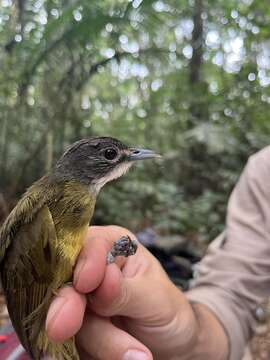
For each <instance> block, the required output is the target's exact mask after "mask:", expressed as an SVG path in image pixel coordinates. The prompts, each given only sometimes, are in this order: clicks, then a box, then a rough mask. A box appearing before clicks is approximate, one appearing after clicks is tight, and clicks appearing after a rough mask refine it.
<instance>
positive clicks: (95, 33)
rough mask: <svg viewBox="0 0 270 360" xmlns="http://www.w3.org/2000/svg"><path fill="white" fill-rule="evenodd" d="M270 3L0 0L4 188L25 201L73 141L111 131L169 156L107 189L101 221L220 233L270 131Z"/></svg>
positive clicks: (191, 233)
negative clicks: (233, 195)
mask: <svg viewBox="0 0 270 360" xmlns="http://www.w3.org/2000/svg"><path fill="white" fill-rule="evenodd" d="M198 14H199V16H197V17H196V15H198ZM269 16H270V12H269V9H268V7H267V4H264V3H263V2H261V1H255V0H254V1H252V0H250V1H247V0H241V1H235V0H231V1H221V0H219V1H212V0H208V1H206V0H204V1H203V0H181V1H175V0H167V1H160V0H158V1H154V0H143V1H140V0H133V1H127V0H110V1H109V0H104V1H94V0H93V1H88V0H80V1H78V0H68V1H63V0H48V1H44V0H23V1H18V2H17V1H12V0H2V6H1V8H0V46H1V52H0V63H1V70H2V71H1V73H0V94H1V96H0V128H1V134H0V173H1V179H0V187H1V192H3V193H4V195H5V197H6V199H7V200H8V201H11V202H12V203H13V202H14V200H15V198H16V197H17V196H18V195H19V194H20V193H21V192H22V191H24V189H25V187H26V186H28V185H29V184H30V183H31V182H33V181H34V180H35V179H37V178H38V177H40V176H41V175H42V174H43V173H44V172H45V170H46V169H48V168H50V166H52V159H56V158H57V157H58V156H59V155H60V154H61V152H62V151H63V150H64V148H65V147H66V145H67V144H69V143H71V142H73V141H75V140H77V139H79V138H81V137H84V136H89V135H91V134H100V135H103V134H107V135H111V136H115V137H119V138H120V139H122V140H124V141H126V142H127V143H130V144H134V145H142V146H144V147H149V148H153V149H155V150H157V151H159V152H160V153H161V154H162V155H163V160H162V161H158V162H157V163H155V164H153V163H146V164H140V166H138V168H137V169H135V168H134V170H132V171H131V172H130V173H129V175H128V176H127V177H125V178H124V179H121V180H120V181H119V182H118V183H115V184H113V185H111V186H109V187H108V188H107V189H105V190H104V191H103V193H102V194H101V196H100V199H99V201H98V207H97V211H96V216H95V221H96V222H97V223H119V224H123V225H125V226H127V227H130V228H131V229H133V230H136V229H140V228H142V227H143V226H149V225H150V226H153V227H155V229H156V230H157V231H159V232H160V233H182V234H185V235H186V236H188V237H190V238H192V239H199V240H202V241H209V240H210V239H212V238H213V237H214V236H215V235H217V234H218V232H219V231H220V230H221V229H222V228H223V225H224V221H225V211H226V203H227V199H228V195H229V193H230V191H231V189H232V187H233V185H234V184H235V182H236V180H237V178H238V176H239V174H240V172H241V170H242V168H243V166H244V164H245V162H246V160H247V158H248V156H249V155H250V154H251V153H253V152H255V151H256V150H258V149H260V148H262V147H263V146H265V145H267V144H268V143H269V140H268V137H269V132H270V122H269V119H268V112H269V111H268V109H269V103H270V93H269V84H270V74H269V71H270V63H269V51H270V50H269V41H268V38H269V26H268V24H269ZM200 19H202V26H201V24H200Z"/></svg>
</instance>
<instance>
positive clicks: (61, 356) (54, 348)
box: [34, 332, 80, 360]
mask: <svg viewBox="0 0 270 360" xmlns="http://www.w3.org/2000/svg"><path fill="white" fill-rule="evenodd" d="M37 348H39V349H43V351H42V353H43V354H44V355H46V356H48V357H49V358H50V359H52V360H80V357H79V354H78V352H77V349H76V345H75V339H74V337H73V338H71V339H69V340H68V341H65V342H63V343H52V342H50V341H49V339H48V337H47V335H46V333H45V332H41V333H40V334H39V338H38V343H37ZM40 358H41V356H40V352H39V351H38V354H37V357H36V356H34V360H40Z"/></svg>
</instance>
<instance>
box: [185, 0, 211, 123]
mask: <svg viewBox="0 0 270 360" xmlns="http://www.w3.org/2000/svg"><path fill="white" fill-rule="evenodd" d="M202 15H203V0H195V4H194V10H193V17H192V18H193V24H194V28H193V32H192V40H191V46H192V50H193V52H192V58H191V60H190V63H189V83H190V90H191V99H190V118H189V121H188V128H189V129H191V128H193V127H194V126H196V125H198V124H199V123H200V122H201V121H207V120H208V105H207V91H208V89H207V84H206V83H205V81H204V79H203V44H204V33H203V16H202Z"/></svg>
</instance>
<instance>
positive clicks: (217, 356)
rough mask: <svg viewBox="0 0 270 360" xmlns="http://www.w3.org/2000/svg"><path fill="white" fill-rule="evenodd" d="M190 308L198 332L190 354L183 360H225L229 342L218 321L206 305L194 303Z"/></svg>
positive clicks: (227, 354) (227, 355)
mask: <svg viewBox="0 0 270 360" xmlns="http://www.w3.org/2000/svg"><path fill="white" fill-rule="evenodd" d="M192 308H193V311H194V314H195V317H196V320H197V324H198V326H197V330H198V332H197V339H196V342H195V344H194V347H193V349H192V352H191V354H190V355H189V356H187V357H186V358H185V360H191V359H192V360H227V359H228V357H229V341H228V337H227V335H226V332H225V330H224V328H223V326H222V325H221V323H220V322H219V320H218V319H217V318H216V316H215V315H214V314H213V313H212V311H211V310H210V309H209V308H208V307H207V306H206V305H203V304H199V303H195V304H193V305H192Z"/></svg>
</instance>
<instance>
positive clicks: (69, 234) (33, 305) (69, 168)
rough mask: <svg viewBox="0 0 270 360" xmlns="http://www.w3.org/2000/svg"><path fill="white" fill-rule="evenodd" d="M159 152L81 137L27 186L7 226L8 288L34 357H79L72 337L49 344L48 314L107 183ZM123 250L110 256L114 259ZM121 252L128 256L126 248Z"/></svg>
mask: <svg viewBox="0 0 270 360" xmlns="http://www.w3.org/2000/svg"><path fill="white" fill-rule="evenodd" d="M156 156H158V155H157V154H156V153H155V152H154V151H152V150H147V149H140V148H132V147H129V146H127V145H125V144H124V143H122V142H121V141H119V140H117V139H115V138H112V137H109V136H107V137H105V136H104V137H98V136H95V137H89V138H86V139H81V140H79V141H77V142H75V143H74V144H72V145H71V146H70V147H68V149H67V150H66V151H65V152H64V154H63V155H62V156H61V157H60V159H59V160H58V161H56V163H55V165H54V166H53V168H52V170H51V171H50V172H49V173H47V174H46V175H45V176H43V177H42V178H40V179H39V180H37V181H36V182H35V183H34V184H33V185H32V186H30V187H29V188H28V189H27V190H26V192H25V193H24V195H23V196H22V197H21V199H20V200H19V201H18V203H17V205H16V206H15V208H14V209H13V210H12V211H11V213H10V214H9V216H8V217H7V219H6V220H5V222H4V223H3V225H2V227H1V229H0V274H1V280H2V286H3V289H4V293H5V297H6V302H7V307H8V311H9V315H10V318H11V322H12V324H13V326H14V329H15V331H16V333H17V335H18V337H19V339H20V341H21V343H22V345H23V346H24V348H25V349H26V351H27V352H28V354H29V355H30V357H31V358H32V359H34V360H39V359H41V358H42V357H43V356H44V355H48V356H49V357H50V358H52V359H55V360H59V359H63V360H71V359H72V360H78V359H79V355H78V352H77V349H76V345H75V341H74V338H71V339H69V340H67V341H65V342H62V343H52V342H50V340H49V339H48V337H47V335H46V331H45V322H46V314H47V311H48V309H49V306H50V304H51V302H52V300H53V298H54V296H55V294H57V291H58V290H59V289H60V288H61V287H62V286H63V285H65V284H66V283H69V282H71V281H72V274H73V269H74V266H75V264H76V259H77V257H78V255H79V253H80V251H81V249H82V247H83V245H84V240H85V236H86V232H87V229H88V226H89V223H90V221H91V218H92V216H93V212H94V208H95V203H96V198H97V195H98V193H99V191H100V190H101V188H102V187H103V186H104V185H105V184H106V183H108V182H109V181H112V180H114V179H116V178H119V177H120V176H122V175H123V174H125V173H126V172H127V171H128V169H129V168H130V167H131V165H132V164H133V163H134V162H135V161H137V160H144V159H150V158H154V157H156ZM124 240H125V239H124ZM126 245H127V243H126V242H125V241H124V247H125V246H126ZM116 248H117V247H116ZM120 248H121V249H122V250H121V249H120V253H119V254H120V255H121V251H123V247H121V246H120ZM117 249H118V250H119V246H118V248H117ZM117 249H116V250H115V249H114V250H112V251H111V253H110V254H109V255H108V259H107V261H108V263H111V262H113V260H114V256H117V251H118V250H117ZM130 252H131V253H134V252H135V250H134V248H133V249H131V251H130ZM123 254H124V255H125V256H128V255H129V252H128V251H127V248H125V249H124V253H123Z"/></svg>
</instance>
